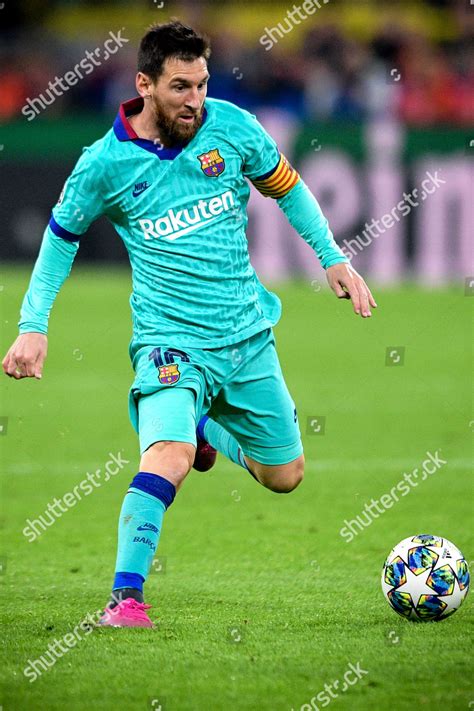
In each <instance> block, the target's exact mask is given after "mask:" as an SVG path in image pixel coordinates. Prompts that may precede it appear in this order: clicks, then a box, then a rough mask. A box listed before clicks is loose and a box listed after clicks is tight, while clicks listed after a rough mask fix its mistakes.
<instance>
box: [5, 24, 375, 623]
mask: <svg viewBox="0 0 474 711" xmlns="http://www.w3.org/2000/svg"><path fill="white" fill-rule="evenodd" d="M209 57H210V44H209V40H208V39H207V38H206V37H205V36H203V35H201V34H199V33H198V32H196V31H195V30H193V29H192V28H190V27H187V26H185V25H183V24H182V23H180V22H178V21H176V20H174V21H172V22H169V23H167V24H161V25H155V26H153V27H151V28H150V30H149V31H148V32H147V33H146V35H145V36H144V37H143V39H142V41H141V44H140V49H139V54H138V74H137V77H136V88H137V93H138V95H139V96H138V97H137V98H134V99H132V100H131V101H126V102H125V103H124V104H122V106H121V107H120V111H119V113H118V116H117V118H116V119H115V122H114V124H113V127H112V129H111V130H110V131H109V132H108V133H107V134H106V135H105V136H104V137H103V138H101V139H100V140H98V141H97V142H96V143H94V144H93V145H92V146H90V147H89V148H86V149H85V150H84V152H83V154H82V156H81V158H80V159H79V161H78V163H77V165H76V167H75V169H74V170H73V172H72V174H71V176H70V177H69V179H68V180H67V182H66V184H65V186H64V189H63V192H62V194H61V196H60V198H59V201H58V203H57V205H56V206H55V207H54V208H53V212H52V216H51V220H50V222H49V225H48V227H47V228H46V231H45V234H44V237H43V242H42V245H41V249H40V252H39V256H38V259H37V261H36V264H35V267H34V270H33V273H32V277H31V281H30V285H29V288H28V291H27V293H26V295H25V297H24V300H23V304H22V308H21V318H20V322H19V330H20V335H19V336H18V338H17V339H16V340H15V342H14V343H13V345H12V346H11V348H10V349H9V351H8V353H7V354H6V356H5V358H4V361H3V369H4V371H5V373H6V374H7V375H9V376H11V377H13V378H16V379H21V378H25V377H35V378H41V376H42V368H43V362H44V360H45V358H46V352H47V335H46V334H47V326H48V317H49V313H50V310H51V308H52V305H53V302H54V299H55V297H56V295H57V293H58V291H59V289H60V287H61V285H62V284H63V282H64V280H65V279H66V277H67V276H68V275H69V273H70V270H71V266H72V263H73V260H74V257H75V255H76V252H77V250H78V247H79V242H80V240H81V239H82V238H83V235H84V234H85V232H86V231H87V229H88V227H89V225H90V224H91V222H92V221H93V220H95V219H97V218H98V217H99V216H100V215H106V216H107V217H108V218H109V220H110V221H111V222H112V224H113V225H114V227H115V229H116V231H117V232H118V234H119V235H120V237H121V238H122V240H123V241H124V243H125V246H126V248H127V250H128V254H129V258H130V263H131V266H132V275H133V290H132V295H131V299H130V303H131V309H132V318H133V336H132V340H131V342H130V346H129V353H130V358H131V361H132V365H133V368H134V371H135V376H136V377H135V380H134V382H133V384H132V386H131V388H130V392H129V411H130V418H131V422H132V424H133V427H134V428H135V430H136V432H137V434H138V437H139V444H140V452H141V460H140V468H139V472H138V473H137V474H136V476H135V477H134V479H133V480H132V482H131V484H130V487H129V489H128V491H127V493H126V495H125V499H124V502H123V506H122V509H121V512H120V518H119V531H118V553H117V560H116V566H115V578H114V582H113V586H112V598H111V601H110V602H109V604H108V605H107V607H106V609H105V611H104V615H103V617H102V620H101V623H102V624H103V625H112V626H118V627H119V626H126V627H151V626H152V622H151V620H150V618H149V617H148V614H147V609H148V608H149V607H150V606H149V605H145V603H144V598H143V584H144V582H145V580H146V578H147V575H148V573H149V570H150V567H151V563H152V560H153V556H154V554H155V551H156V549H157V545H158V540H159V537H160V532H161V527H162V522H163V517H164V513H165V511H166V509H167V508H168V507H169V506H170V505H171V504H172V502H173V500H174V498H175V495H176V492H177V491H178V489H179V487H180V486H181V484H182V483H183V481H184V479H185V477H186V476H187V474H188V473H189V471H190V470H191V468H192V467H193V466H194V468H195V469H198V470H200V471H205V470H207V469H209V468H210V467H211V466H212V465H213V464H214V461H215V459H216V452H220V453H222V454H224V455H225V456H227V457H228V458H229V459H230V460H232V461H233V462H235V464H236V465H238V466H240V467H242V468H243V469H245V470H247V471H248V473H249V474H250V475H251V476H253V477H254V478H255V479H256V480H257V482H259V483H260V484H262V485H263V486H265V487H267V488H268V489H270V490H272V491H274V492H278V493H286V492H290V491H292V490H293V489H295V487H296V486H298V484H299V483H300V482H301V480H302V478H303V467H304V457H303V448H302V444H301V436H300V431H299V427H298V421H297V415H296V409H295V405H294V402H293V400H292V398H291V396H290V394H289V392H288V389H287V387H286V384H285V382H284V379H283V375H282V372H281V369H280V365H279V362H278V357H277V353H276V350H275V340H274V337H273V333H272V327H273V326H274V325H275V324H276V323H277V321H278V319H279V317H280V312H281V305H280V302H279V299H278V298H277V297H276V296H275V295H274V294H272V293H270V292H268V291H267V290H266V289H265V288H264V287H263V286H262V284H261V283H260V281H259V280H258V278H257V275H256V273H255V271H254V269H253V268H252V266H251V264H250V261H249V254H248V245H247V239H246V227H247V212H246V207H247V202H248V199H249V195H250V187H249V183H248V181H250V182H251V183H252V184H253V185H254V186H255V187H256V188H257V189H258V190H259V191H260V192H261V193H262V194H263V195H265V196H266V197H270V198H273V199H274V200H276V201H277V203H278V206H279V207H280V208H281V209H282V210H283V211H284V213H285V215H286V216H287V218H288V220H289V222H290V223H291V225H292V226H293V227H294V228H295V230H296V231H297V232H298V233H299V234H300V235H301V236H302V237H303V238H304V239H305V240H306V241H307V242H308V243H309V244H310V245H311V246H312V247H313V249H314V251H315V253H316V255H317V257H318V258H319V260H320V261H321V264H322V266H323V267H324V269H325V270H326V274H327V279H328V282H329V285H330V287H331V288H332V289H333V291H334V292H335V294H336V296H337V297H339V298H347V299H351V300H352V304H353V308H354V311H355V313H356V314H360V315H361V316H362V317H364V318H365V317H368V316H370V315H371V307H375V306H376V303H375V301H374V298H373V296H372V294H371V293H370V291H369V289H368V287H367V285H366V284H365V282H364V280H363V279H362V278H361V277H360V276H359V274H357V272H356V271H355V270H354V269H353V268H352V267H351V266H350V264H348V260H347V259H346V257H345V256H344V255H343V253H342V251H341V250H340V249H339V247H338V246H337V244H336V243H335V241H334V239H333V236H332V234H331V231H330V230H329V227H328V223H327V220H326V219H325V218H324V216H323V214H322V212H321V209H320V207H319V205H318V203H317V201H316V199H315V198H314V197H313V195H312V194H311V192H310V191H309V189H308V188H307V186H306V185H305V183H304V182H303V180H302V179H301V178H300V176H299V175H298V172H297V171H296V170H295V169H294V168H293V167H292V166H291V165H290V164H289V163H288V161H287V160H286V158H285V157H284V156H283V155H282V154H281V153H280V152H279V150H278V148H277V146H276V144H275V142H274V140H273V139H272V138H271V136H269V135H268V133H267V132H266V131H265V130H264V129H263V127H262V126H261V125H260V124H259V122H258V121H257V120H256V118H255V116H253V115H252V114H250V113H248V112H247V111H244V110H242V109H241V108H239V107H237V106H235V105H234V104H231V103H228V102H226V101H218V100H215V99H209V98H206V95H207V83H208V79H209V72H208V68H207V60H208V59H209Z"/></svg>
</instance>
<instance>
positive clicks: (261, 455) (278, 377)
mask: <svg viewBox="0 0 474 711" xmlns="http://www.w3.org/2000/svg"><path fill="white" fill-rule="evenodd" d="M213 415H214V417H215V418H216V419H217V421H218V422H219V423H220V424H222V426H223V427H225V428H226V429H227V430H228V431H229V432H230V433H231V434H233V435H234V437H236V439H237V440H238V442H239V444H240V446H241V447H242V450H243V452H244V454H245V455H246V456H247V457H249V458H250V459H252V460H253V461H255V462H257V463H258V464H260V465H267V466H270V467H277V466H281V465H286V464H289V465H290V467H289V469H291V468H292V467H293V468H294V466H295V465H291V463H292V462H294V461H295V460H298V459H299V458H300V457H301V455H302V454H303V446H302V443H301V434H300V430H299V425H298V418H297V414H296V407H295V403H294V401H293V398H292V397H291V395H290V393H289V390H288V387H287V385H286V383H285V379H284V377H283V373H282V370H281V367H280V363H279V360H278V355H277V352H276V348H275V340H274V338H273V334H272V332H271V330H270V329H268V331H265V332H262V333H261V334H257V337H254V338H252V339H250V343H249V349H248V353H246V357H245V361H244V362H242V364H241V366H240V368H239V369H238V370H237V372H236V373H235V374H234V376H233V377H232V378H231V379H230V380H229V382H228V383H226V385H225V386H224V387H223V388H222V390H221V392H220V394H219V397H218V398H217V400H216V402H215V404H214V405H213ZM273 471H274V472H276V469H274V470H273Z"/></svg>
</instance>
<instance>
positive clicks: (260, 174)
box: [238, 110, 377, 318]
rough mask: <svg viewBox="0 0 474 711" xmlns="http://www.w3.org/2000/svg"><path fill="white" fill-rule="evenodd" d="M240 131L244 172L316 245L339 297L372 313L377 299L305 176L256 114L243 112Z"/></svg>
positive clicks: (357, 310) (363, 312)
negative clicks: (339, 242) (338, 239)
mask: <svg viewBox="0 0 474 711" xmlns="http://www.w3.org/2000/svg"><path fill="white" fill-rule="evenodd" d="M238 130H239V139H240V141H239V149H240V151H241V153H242V158H243V172H244V175H245V176H246V177H247V178H248V179H249V180H250V181H251V182H252V183H253V185H254V186H255V187H256V188H257V190H259V191H260V192H261V193H262V195H264V196H265V197H271V198H273V199H275V200H276V201H277V202H278V205H279V207H280V208H281V209H282V210H283V212H284V213H285V215H286V217H287V218H288V221H289V222H290V224H291V225H292V226H293V227H294V228H295V230H296V231H297V232H298V234H299V235H300V236H301V237H302V238H303V239H304V240H306V242H308V244H309V245H310V246H311V247H312V248H313V249H314V251H315V252H316V255H317V257H318V259H319V260H320V262H321V265H322V266H323V268H324V269H325V270H326V277H327V280H328V282H329V286H330V287H331V289H332V290H333V291H334V293H335V294H336V296H337V297H338V298H339V299H351V301H352V305H353V308H354V312H355V313H356V314H360V315H361V316H362V317H364V318H366V317H367V316H371V311H370V308H371V307H376V306H377V304H376V303H375V299H374V297H373V296H372V294H371V292H370V289H369V287H368V286H367V284H366V283H365V281H364V279H363V278H362V277H361V276H360V274H358V273H357V272H356V270H355V269H354V268H353V267H352V266H351V265H350V263H349V260H348V259H347V257H346V256H345V255H344V253H343V252H342V250H341V249H340V247H339V246H338V245H337V243H336V242H335V240H334V237H333V235H332V232H331V230H330V229H329V225H328V221H327V220H326V218H325V217H324V215H323V213H322V210H321V208H320V206H319V203H318V201H317V200H316V198H315V197H314V195H313V194H312V193H311V191H310V190H309V188H308V186H307V185H306V184H305V183H304V181H303V180H302V179H301V176H300V175H299V174H298V172H297V171H296V170H295V169H294V168H293V167H292V166H291V165H290V164H289V162H288V161H287V159H286V158H285V156H284V155H282V154H281V153H280V151H279V150H278V147H277V145H276V143H275V141H274V140H273V138H272V137H271V136H270V135H269V134H268V133H267V131H265V129H264V128H263V126H262V125H261V124H260V123H259V122H258V121H257V118H256V117H255V116H254V115H252V114H249V113H248V112H247V111H243V110H241V111H240V114H239V125H238Z"/></svg>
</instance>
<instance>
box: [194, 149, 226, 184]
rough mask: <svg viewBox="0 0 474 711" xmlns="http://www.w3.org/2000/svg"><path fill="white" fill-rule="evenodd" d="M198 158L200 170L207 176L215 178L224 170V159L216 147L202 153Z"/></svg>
mask: <svg viewBox="0 0 474 711" xmlns="http://www.w3.org/2000/svg"><path fill="white" fill-rule="evenodd" d="M198 158H199V160H200V161H201V170H202V172H203V173H204V175H207V177H208V178H217V176H218V175H220V174H221V173H223V172H224V170H225V160H224V159H223V157H222V156H221V154H220V153H219V149H218V148H214V149H213V150H212V151H208V152H207V153H202V154H201V155H200V156H198Z"/></svg>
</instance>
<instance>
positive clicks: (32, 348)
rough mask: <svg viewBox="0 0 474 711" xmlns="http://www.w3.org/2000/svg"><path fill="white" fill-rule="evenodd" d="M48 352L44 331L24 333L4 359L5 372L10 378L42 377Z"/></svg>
mask: <svg viewBox="0 0 474 711" xmlns="http://www.w3.org/2000/svg"><path fill="white" fill-rule="evenodd" d="M47 353H48V338H47V336H45V335H44V333H36V332H35V333H22V334H21V335H20V336H18V338H17V339H16V341H15V342H14V343H13V345H12V346H11V347H10V349H9V350H8V352H7V354H6V356H5V358H4V359H3V361H2V367H3V372H4V373H5V374H6V375H8V377H10V378H15V380H21V378H37V379H38V380H39V379H40V378H41V376H42V373H43V363H44V360H45V358H46V355H47Z"/></svg>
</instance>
